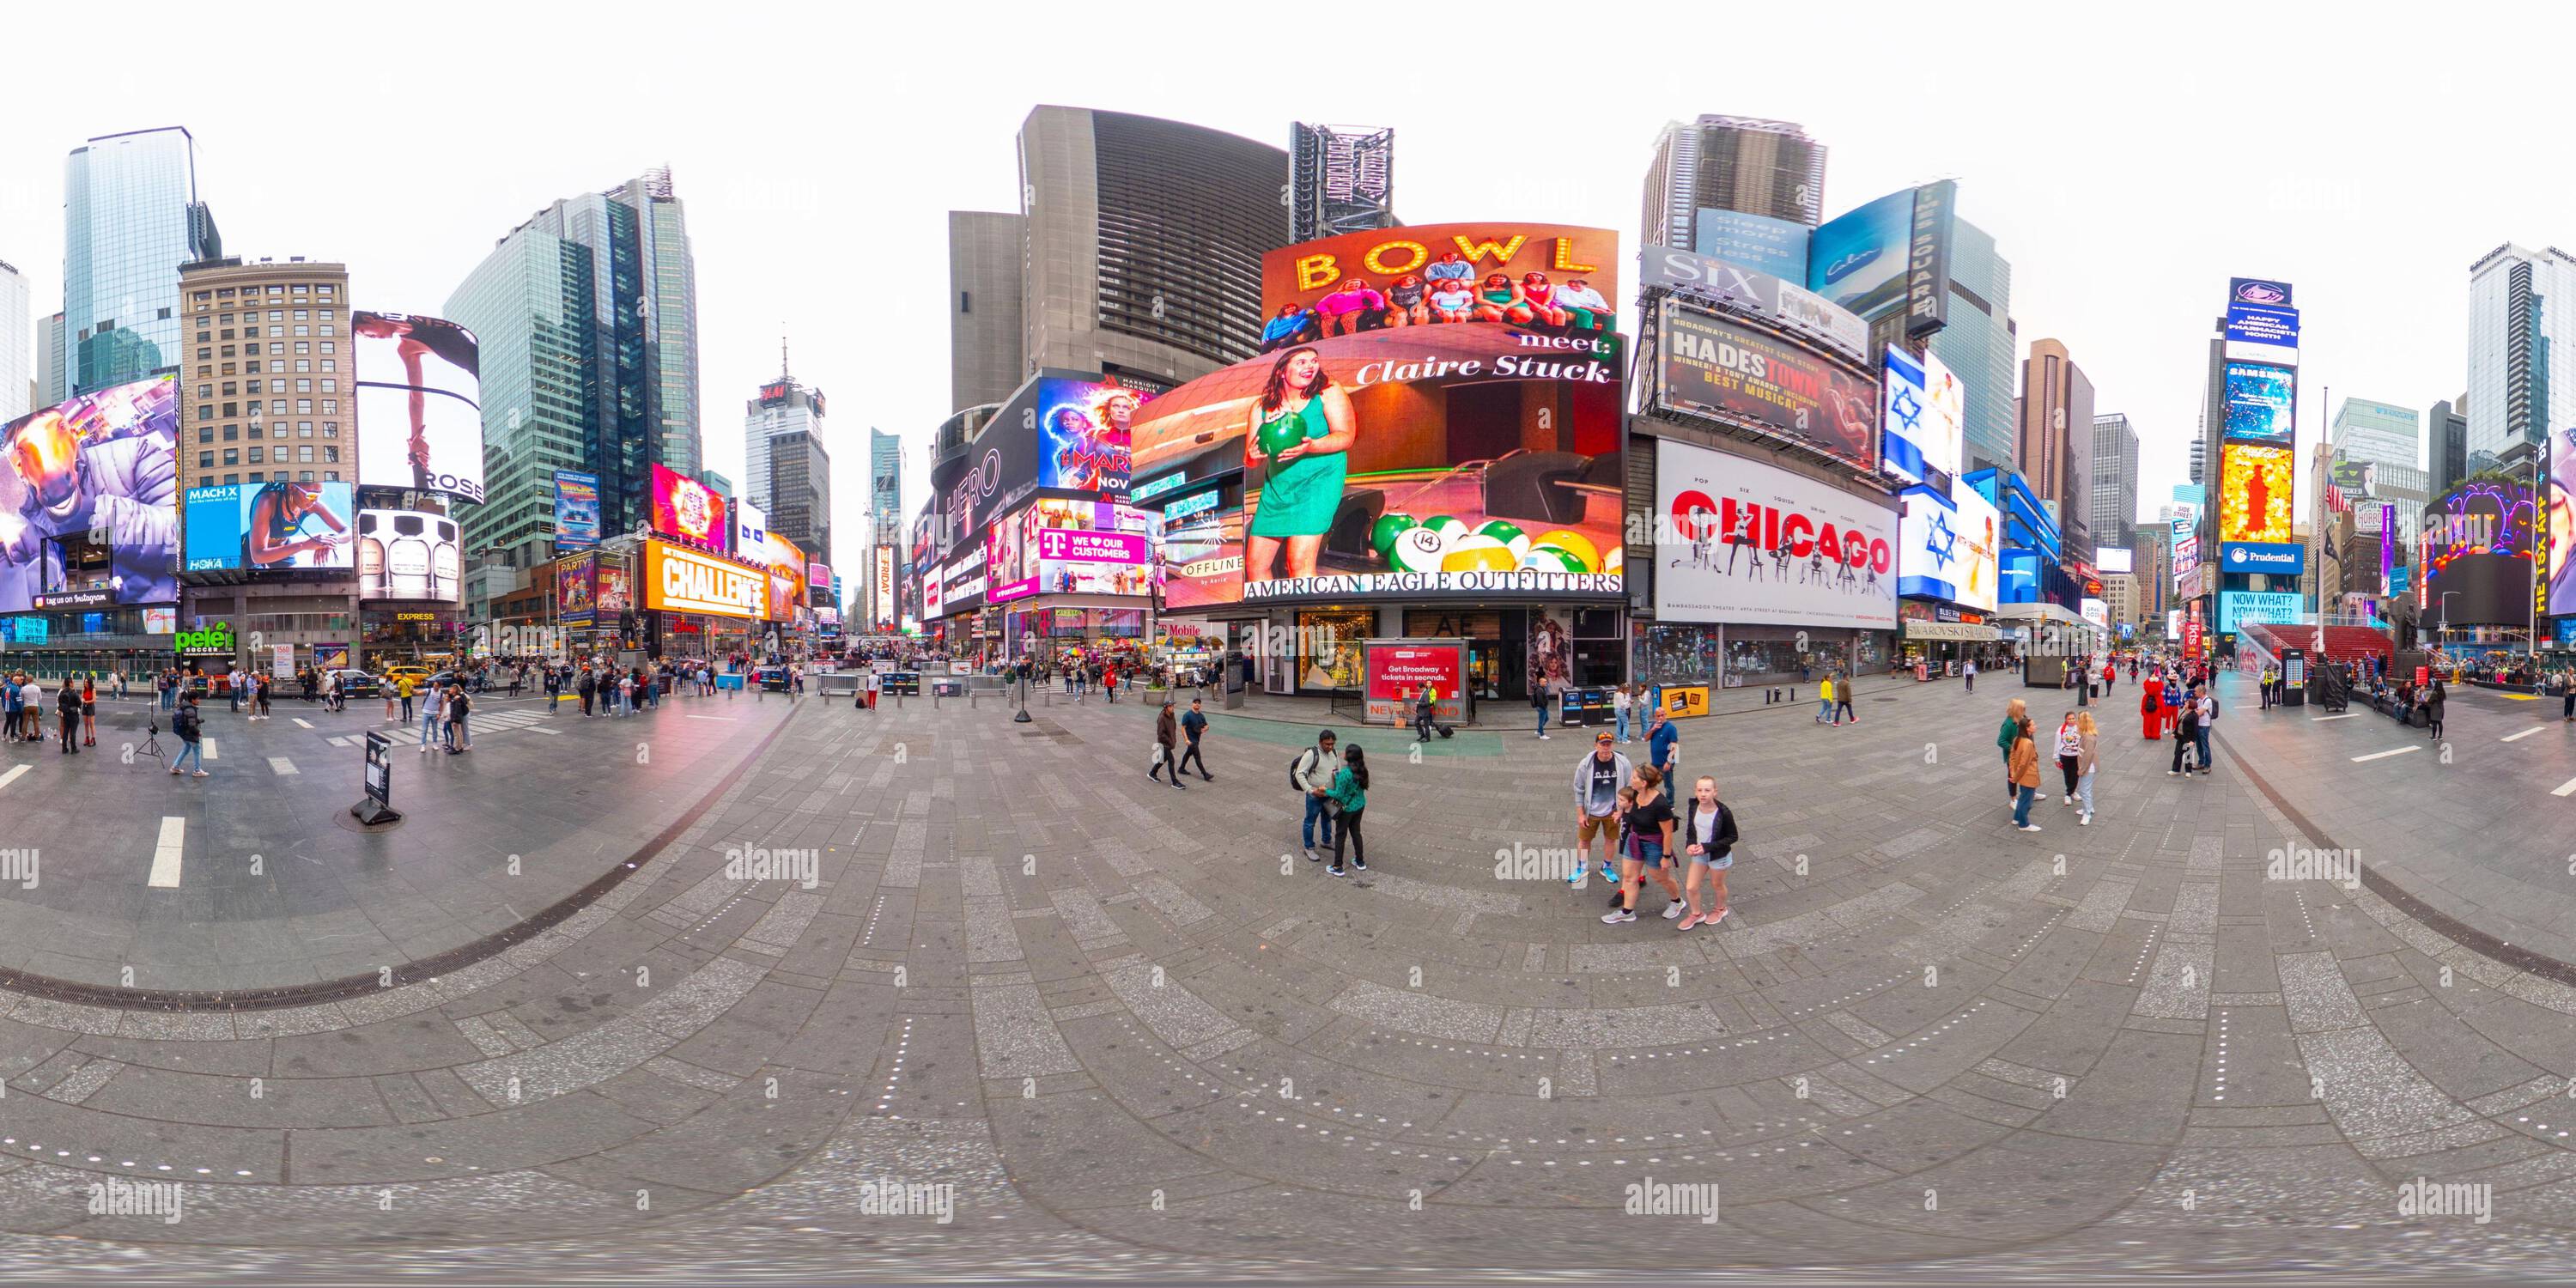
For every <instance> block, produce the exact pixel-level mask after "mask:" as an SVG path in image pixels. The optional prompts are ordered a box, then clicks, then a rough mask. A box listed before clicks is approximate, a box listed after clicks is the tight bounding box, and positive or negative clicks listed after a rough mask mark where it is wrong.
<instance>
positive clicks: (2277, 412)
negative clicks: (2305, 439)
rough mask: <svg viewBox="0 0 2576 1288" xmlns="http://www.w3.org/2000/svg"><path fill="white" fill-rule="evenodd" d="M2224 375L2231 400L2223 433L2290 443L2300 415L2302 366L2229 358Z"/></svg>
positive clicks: (2228, 435)
mask: <svg viewBox="0 0 2576 1288" xmlns="http://www.w3.org/2000/svg"><path fill="white" fill-rule="evenodd" d="M2221 375H2222V378H2223V380H2224V382H2225V385H2226V402H2227V414H2226V423H2225V425H2224V426H2222V428H2221V433H2222V436H2224V437H2226V438H2231V439H2243V440H2246V441H2248V442H2254V443H2262V444H2267V445H2273V446H2280V447H2288V446H2290V444H2291V441H2292V434H2293V431H2294V428H2295V426H2296V424H2297V418H2298V417H2297V413H2298V400H2299V373H2298V369H2297V368H2294V367H2276V366H2272V365H2270V364H2268V363H2261V362H2229V363H2226V364H2225V365H2224V366H2223V367H2222V368H2221Z"/></svg>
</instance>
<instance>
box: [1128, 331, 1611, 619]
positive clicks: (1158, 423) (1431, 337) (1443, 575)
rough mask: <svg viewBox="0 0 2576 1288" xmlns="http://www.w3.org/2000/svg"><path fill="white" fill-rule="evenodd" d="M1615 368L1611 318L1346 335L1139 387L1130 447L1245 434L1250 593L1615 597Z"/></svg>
mask: <svg viewBox="0 0 2576 1288" xmlns="http://www.w3.org/2000/svg"><path fill="white" fill-rule="evenodd" d="M1620 376H1621V360H1620V350H1619V344H1618V341H1617V339H1616V337H1611V336H1597V337H1586V336H1568V335H1557V334H1550V333H1547V332H1544V331H1539V330H1532V329H1527V328H1520V327H1511V326H1502V325H1496V326H1486V327H1463V326H1461V327H1430V328H1425V329H1421V330H1415V329H1413V328H1403V329H1382V330H1377V331H1367V332H1362V333H1359V334H1356V335H1346V336H1336V337H1332V338H1329V339H1325V340H1322V341H1319V342H1317V343H1315V344H1312V345H1299V346H1296V347H1294V348H1290V349H1284V350H1281V351H1279V352H1276V353H1272V354H1267V355H1264V356H1262V357H1259V358H1255V359H1253V360H1252V361H1250V362H1245V363H1239V364H1237V365H1235V366H1232V367H1228V368H1226V369H1224V370H1222V371H1218V372H1216V373H1215V374H1213V375H1208V376H1204V377H1201V378H1200V379H1197V380H1194V381H1191V382H1190V383H1188V384H1186V385H1183V386H1181V387H1180V388H1178V389H1175V390H1173V391H1172V392H1170V393H1167V394H1164V395H1163V396H1161V397H1159V398H1156V399H1155V400H1154V401H1152V402H1150V403H1148V404H1146V406H1145V409H1144V412H1143V414H1142V417H1141V418H1140V419H1139V421H1138V422H1137V424H1136V428H1135V456H1136V466H1137V470H1138V472H1139V473H1140V474H1142V475H1144V476H1146V477H1153V476H1156V475H1158V474H1160V473H1162V472H1163V471H1165V470H1167V469H1169V468H1170V467H1171V466H1173V465H1175V464H1178V463H1180V462H1183V461H1186V460H1188V459H1190V458H1192V457H1196V456H1199V455H1201V454H1204V453H1214V452H1219V451H1224V452H1233V453H1239V454H1240V456H1239V457H1238V459H1240V460H1241V461H1242V462H1243V463H1244V468H1245V493H1246V495H1245V498H1244V505H1243V520H1244V526H1243V538H1242V539H1243V545H1244V549H1243V553H1242V555H1241V558H1242V560H1243V577H1244V583H1243V586H1244V594H1243V597H1244V598H1245V599H1247V600H1287V599H1350V598H1354V597H1363V596H1381V597H1397V596H1419V597H1443V596H1477V595H1484V596H1492V595H1513V596H1542V597H1588V598H1609V597H1615V596H1617V595H1618V594H1619V593H1620V590H1621V586H1622V584H1623V583H1622V581H1621V565H1622V560H1623V558H1624V555H1623V551H1622V548H1621V539H1622V533H1621V524H1620V517H1621V504H1620V495H1621V488H1622V486H1623V481H1624V479H1625V475H1624V474H1622V473H1621V468H1620V460H1621V457H1620V446H1621V440H1622V437H1623V427H1622V426H1623V422H1622V415H1621V395H1620ZM1228 557H1229V556H1225V555H1218V554H1210V555H1203V556H1202V557H1201V558H1199V559H1196V560H1193V561H1192V562H1196V563H1204V562H1206V561H1207V560H1211V559H1213V560H1222V559H1225V558H1228ZM1199 602H1208V601H1205V600H1201V601H1199Z"/></svg>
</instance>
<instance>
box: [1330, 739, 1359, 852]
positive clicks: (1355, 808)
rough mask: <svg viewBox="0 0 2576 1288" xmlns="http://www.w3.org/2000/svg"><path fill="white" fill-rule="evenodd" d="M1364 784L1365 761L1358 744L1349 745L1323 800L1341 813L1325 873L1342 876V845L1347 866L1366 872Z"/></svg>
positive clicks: (1338, 817) (1337, 819) (1335, 820)
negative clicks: (1348, 857)
mask: <svg viewBox="0 0 2576 1288" xmlns="http://www.w3.org/2000/svg"><path fill="white" fill-rule="evenodd" d="M1368 783H1369V775H1368V757H1367V756H1365V755H1362V754H1361V752H1360V746H1359V744H1358V743H1352V744H1351V745H1350V746H1349V747H1348V748H1345V749H1344V750H1343V752H1342V767H1341V768H1340V769H1337V770H1334V771H1333V785H1332V786H1331V787H1330V788H1329V789H1327V790H1326V791H1325V792H1324V799H1325V800H1328V801H1331V802H1332V803H1334V804H1335V805H1339V806H1341V810H1342V812H1341V813H1340V814H1339V815H1337V816H1335V818H1334V822H1336V823H1338V824H1340V828H1339V830H1337V831H1335V832H1334V833H1333V866H1331V867H1329V868H1326V869H1325V871H1327V872H1330V873H1332V874H1333V875H1334V876H1337V877H1338V876H1342V875H1344V874H1343V872H1342V847H1343V846H1344V845H1345V844H1347V845H1349V846H1350V847H1351V866H1353V867H1356V868H1358V869H1359V870H1360V871H1362V872H1366V871H1368V845H1367V843H1366V842H1364V841H1362V840H1361V839H1360V815H1361V814H1363V813H1366V812H1367V811H1368Z"/></svg>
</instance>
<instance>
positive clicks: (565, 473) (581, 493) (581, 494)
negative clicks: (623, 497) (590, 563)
mask: <svg viewBox="0 0 2576 1288" xmlns="http://www.w3.org/2000/svg"><path fill="white" fill-rule="evenodd" d="M598 544H599V476H598V475H596V474H583V473H581V472H579V471H577V470H556V471H555V549H556V550H557V551H558V552H561V551H568V550H587V549H589V548H590V547H592V546H595V545H598Z"/></svg>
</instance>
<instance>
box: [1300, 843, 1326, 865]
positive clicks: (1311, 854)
mask: <svg viewBox="0 0 2576 1288" xmlns="http://www.w3.org/2000/svg"><path fill="white" fill-rule="evenodd" d="M1297 852H1298V853H1300V854H1303V855H1305V856H1306V861H1307V862H1308V863H1319V862H1321V861H1323V858H1324V856H1323V855H1320V854H1317V853H1315V847H1314V846H1311V845H1301V846H1298V847H1297Z"/></svg>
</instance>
